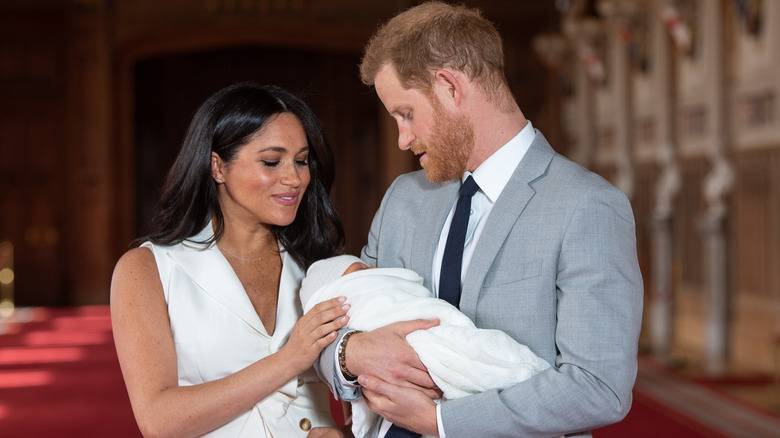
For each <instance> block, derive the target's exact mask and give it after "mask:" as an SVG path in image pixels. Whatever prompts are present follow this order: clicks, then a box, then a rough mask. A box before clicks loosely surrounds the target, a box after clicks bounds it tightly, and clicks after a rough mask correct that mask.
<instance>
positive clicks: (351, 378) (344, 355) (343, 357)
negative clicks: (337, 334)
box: [339, 330, 363, 382]
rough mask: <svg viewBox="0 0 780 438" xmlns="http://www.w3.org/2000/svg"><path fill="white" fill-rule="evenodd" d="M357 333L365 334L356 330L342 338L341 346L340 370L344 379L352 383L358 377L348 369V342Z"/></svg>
mask: <svg viewBox="0 0 780 438" xmlns="http://www.w3.org/2000/svg"><path fill="white" fill-rule="evenodd" d="M355 333H363V331H362V330H354V331H351V332H349V333H347V334H346V335H344V337H343V338H341V344H339V368H341V374H343V375H344V378H345V379H347V381H350V382H353V381H355V380H357V376H356V375H354V374H352V373H350V372H349V370H348V369H347V341H348V340H349V338H350V336H352V335H354V334H355Z"/></svg>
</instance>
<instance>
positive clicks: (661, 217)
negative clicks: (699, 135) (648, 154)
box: [647, 4, 682, 362]
mask: <svg viewBox="0 0 780 438" xmlns="http://www.w3.org/2000/svg"><path fill="white" fill-rule="evenodd" d="M657 7H658V4H653V5H652V6H650V7H649V10H648V11H647V12H648V13H649V14H651V15H652V16H653V17H654V18H653V19H652V20H651V23H652V25H651V28H650V34H651V38H652V47H653V51H652V57H651V62H652V65H653V67H652V68H653V73H652V74H653V79H652V81H653V85H654V88H655V89H656V90H657V104H658V106H657V107H656V109H655V111H656V114H657V119H656V120H658V155H657V158H656V160H657V163H658V168H659V175H658V180H657V182H656V186H655V205H654V207H653V212H652V217H651V220H650V223H651V226H652V247H651V253H652V262H653V263H652V273H651V279H652V282H651V293H650V309H649V318H650V342H651V345H652V351H653V355H654V356H655V357H656V358H657V359H658V360H660V361H661V362H667V361H669V359H670V353H671V347H672V340H673V335H674V285H673V275H672V274H673V269H672V267H673V265H674V248H673V242H674V238H673V236H672V229H673V227H672V224H673V221H674V199H675V197H676V196H677V194H678V193H679V191H680V188H681V185H682V177H681V175H680V169H679V166H678V164H677V156H676V149H677V148H676V147H675V146H674V145H675V135H674V132H675V130H674V119H673V114H674V113H675V111H674V105H675V100H674V84H673V78H674V75H673V74H672V65H671V59H672V56H673V53H672V51H671V47H670V44H669V38H668V37H667V35H666V29H665V25H664V24H663V22H662V21H661V18H660V11H658V10H656V9H655V8H657Z"/></svg>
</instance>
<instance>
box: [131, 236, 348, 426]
mask: <svg viewBox="0 0 780 438" xmlns="http://www.w3.org/2000/svg"><path fill="white" fill-rule="evenodd" d="M212 234H213V232H212V228H211V223H209V224H208V225H207V226H206V228H204V229H203V231H201V232H200V233H199V234H198V235H197V236H194V237H192V238H190V239H188V240H186V241H184V242H182V243H181V244H178V245H173V246H158V245H153V244H151V243H150V242H146V243H144V244H143V245H142V246H144V247H147V248H150V249H151V250H152V251H153V252H154V256H155V259H156V262H157V268H158V270H159V272H160V280H161V281H162V286H163V291H164V293H165V301H166V303H168V316H169V317H170V321H171V331H172V332H173V340H174V343H175V347H176V357H177V362H178V373H179V385H180V386H189V385H197V384H199V383H204V382H208V381H212V380H216V379H219V378H222V377H225V376H227V375H230V374H233V373H235V372H237V371H239V370H241V369H243V368H245V367H247V366H249V365H250V364H252V363H254V362H256V361H258V360H260V359H262V358H263V357H265V356H268V355H269V354H271V353H274V352H276V351H278V350H279V348H280V347H281V346H282V345H283V344H284V343H285V342H286V341H287V339H288V337H289V335H290V331H291V330H292V327H293V325H294V324H295V322H296V321H297V320H298V318H300V316H301V314H302V312H301V303H300V300H299V298H298V289H299V288H300V285H301V279H302V278H303V276H304V272H303V271H302V270H301V268H300V267H299V266H298V264H297V263H295V261H293V259H292V258H291V257H290V256H289V255H288V254H287V252H282V264H283V265H282V275H281V281H280V284H279V299H278V304H277V310H276V328H275V331H274V334H273V336H269V335H268V333H267V332H266V330H265V327H264V326H263V323H262V322H261V321H260V317H259V316H258V315H257V313H256V312H255V310H254V308H253V307H252V303H251V302H250V301H249V297H248V296H247V294H246V292H245V290H244V288H243V286H242V285H241V282H240V281H239V279H238V277H237V276H236V275H235V273H234V272H233V269H232V267H231V266H230V264H229V263H228V261H227V260H226V259H225V257H224V256H223V255H222V253H220V252H219V249H218V248H217V246H216V245H214V244H212V245H204V244H200V243H197V242H200V241H204V240H207V239H209V238H210V237H211V236H212ZM334 425H335V423H334V421H333V417H332V416H331V414H330V399H329V391H328V388H327V386H326V385H325V384H324V383H322V382H321V381H320V379H319V378H318V377H317V374H316V372H315V371H314V370H313V369H309V370H308V371H306V372H305V373H304V374H302V375H300V376H298V377H297V378H294V379H292V380H290V381H289V382H287V383H286V384H285V385H284V386H282V387H281V388H279V389H278V390H277V391H276V392H274V393H273V394H271V395H269V396H268V397H266V398H265V399H264V400H262V401H261V402H260V403H258V404H257V405H255V406H254V407H253V408H252V409H251V410H250V411H248V412H245V413H243V414H241V415H240V416H239V417H238V418H236V419H234V420H233V421H231V422H230V423H228V424H226V425H224V426H222V427H220V428H219V429H216V430H214V431H212V432H211V433H209V434H207V435H206V436H209V437H277V438H282V437H285V438H286V437H305V436H307V435H308V431H309V430H310V429H311V428H313V427H318V426H331V427H332V426H334Z"/></svg>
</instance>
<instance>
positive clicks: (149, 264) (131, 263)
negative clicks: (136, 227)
mask: <svg viewBox="0 0 780 438" xmlns="http://www.w3.org/2000/svg"><path fill="white" fill-rule="evenodd" d="M150 268H154V269H157V267H156V263H155V258H154V253H153V252H152V249H151V248H150V247H148V246H139V247H137V248H133V249H130V250H128V251H127V252H125V253H124V254H122V257H120V258H119V261H117V262H116V267H115V268H114V275H115V276H116V274H117V272H120V273H121V272H124V271H130V272H139V271H146V270H148V269H150Z"/></svg>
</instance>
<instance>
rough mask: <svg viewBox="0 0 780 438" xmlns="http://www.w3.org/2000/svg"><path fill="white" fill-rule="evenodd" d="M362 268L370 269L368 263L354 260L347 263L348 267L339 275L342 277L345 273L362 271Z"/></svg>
mask: <svg viewBox="0 0 780 438" xmlns="http://www.w3.org/2000/svg"><path fill="white" fill-rule="evenodd" d="M363 269H371V268H369V267H368V265H367V264H365V263H360V262H355V263H353V264H351V265H349V268H347V270H346V271H344V273H343V274H341V276H342V277H343V276H345V275H347V274H351V273H353V272H357V271H362V270H363Z"/></svg>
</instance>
